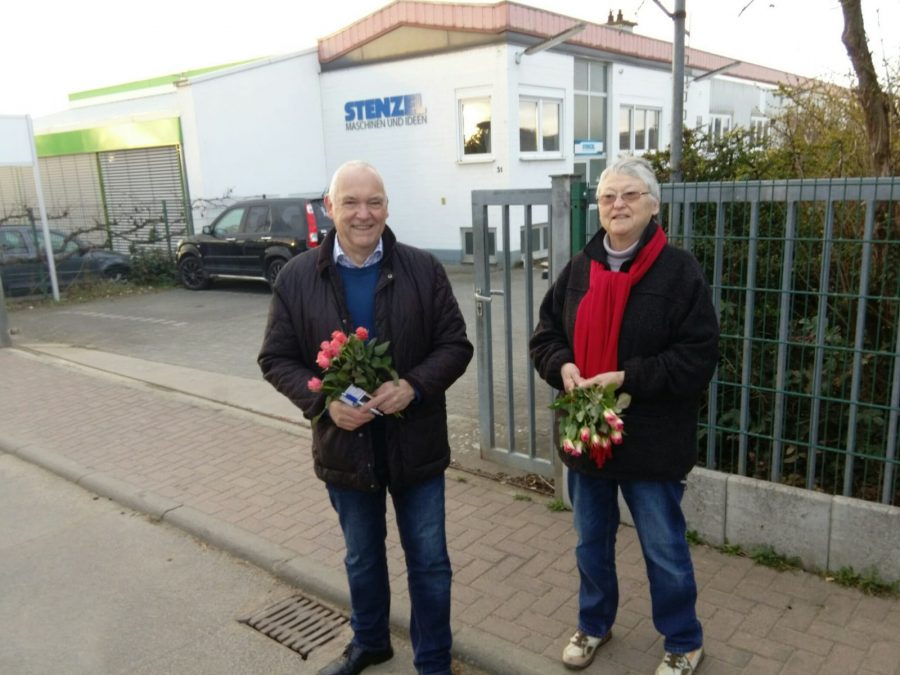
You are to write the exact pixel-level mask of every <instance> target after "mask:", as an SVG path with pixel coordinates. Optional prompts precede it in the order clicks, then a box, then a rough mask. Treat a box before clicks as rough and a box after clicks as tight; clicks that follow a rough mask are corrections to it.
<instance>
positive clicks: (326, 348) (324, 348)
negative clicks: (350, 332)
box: [319, 340, 334, 356]
mask: <svg viewBox="0 0 900 675" xmlns="http://www.w3.org/2000/svg"><path fill="white" fill-rule="evenodd" d="M319 349H320V350H321V351H323V352H325V354H327V355H328V356H334V352H332V351H331V343H330V342H329V341H328V340H324V341H323V342H322V344H320V345H319Z"/></svg>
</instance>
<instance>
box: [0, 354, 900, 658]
mask: <svg viewBox="0 0 900 675" xmlns="http://www.w3.org/2000/svg"><path fill="white" fill-rule="evenodd" d="M0 378H2V383H3V386H2V387H0V451H6V452H10V453H12V454H15V455H17V456H19V457H22V458H24V459H27V460H29V461H31V462H34V463H36V464H39V465H41V466H43V467H45V468H48V469H50V470H52V471H54V472H56V473H58V474H59V475H62V476H63V477H65V478H68V479H69V480H72V481H73V482H77V483H78V484H79V485H81V486H83V487H84V488H86V489H88V490H91V491H93V492H95V493H97V494H100V495H104V496H108V497H110V498H112V499H114V500H117V501H119V502H121V503H123V504H124V505H126V506H129V507H131V508H135V509H137V510H139V511H144V512H146V513H149V514H151V515H153V516H156V517H158V518H161V519H163V520H166V521H168V522H170V523H172V524H174V525H177V526H179V527H182V528H183V529H185V530H187V531H188V532H190V533H192V534H193V535H195V536H197V537H199V538H200V539H203V540H205V541H208V542H209V543H210V544H212V545H215V546H217V547H220V548H223V549H225V550H227V551H229V552H231V553H233V554H235V555H237V556H239V557H242V558H245V559H247V560H249V561H250V562H253V563H254V564H256V565H258V566H260V567H262V568H263V569H266V570H267V571H270V572H272V573H274V574H275V575H276V576H278V577H280V578H282V579H284V580H286V581H288V582H289V583H292V584H294V585H296V586H298V587H300V588H301V589H303V590H305V591H308V592H309V593H312V594H314V595H316V596H318V597H320V598H322V599H323V600H325V601H327V602H330V603H332V604H335V605H337V606H341V607H346V606H347V589H346V581H345V578H344V573H343V541H342V539H341V535H340V530H339V528H338V525H337V520H336V517H335V515H334V513H333V511H332V509H331V506H330V505H329V503H328V499H327V495H326V492H325V489H324V486H323V484H322V483H321V482H320V481H319V480H318V479H317V478H316V477H315V476H314V475H313V470H312V459H311V456H310V449H309V448H310V434H309V429H308V427H307V426H305V425H304V424H302V423H300V416H299V414H298V413H294V411H293V410H292V409H291V407H290V405H289V404H287V401H286V400H285V399H283V398H282V397H281V396H280V395H278V394H277V393H276V392H275V391H274V389H271V387H269V385H267V384H265V383H263V382H261V381H254V380H248V379H243V378H236V377H225V376H221V375H216V374H212V373H208V372H205V371H197V370H191V369H187V368H180V367H171V366H166V365H163V364H160V363H151V362H145V361H139V360H137V359H130V358H127V357H121V356H114V355H111V354H105V353H103V352H97V351H91V350H83V349H77V348H69V347H60V346H53V345H30V346H29V348H28V350H25V349H22V348H8V349H0ZM546 504H547V500H546V499H545V498H543V497H541V496H538V495H534V494H531V493H525V492H522V491H520V490H517V489H515V488H512V487H510V486H507V485H499V484H496V483H494V482H492V481H487V480H484V479H481V478H478V477H474V476H472V475H469V474H466V473H462V472H458V471H454V470H452V469H451V470H450V471H448V473H447V534H448V541H449V546H450V554H451V559H452V562H453V567H454V589H453V593H454V596H453V621H454V633H455V641H456V642H455V651H456V652H457V654H458V655H459V656H460V657H461V658H463V659H466V660H469V661H471V662H473V663H474V664H475V665H478V666H480V667H482V668H484V669H485V670H487V671H489V672H492V673H498V674H504V675H505V674H516V675H518V674H523V675H528V674H534V675H545V674H546V673H554V672H558V673H561V672H565V671H564V669H563V667H562V665H561V664H560V661H559V654H560V652H561V650H562V647H563V645H564V644H565V641H566V640H567V639H568V637H569V635H570V633H571V632H572V630H573V629H574V627H575V621H576V616H577V590H578V581H577V570H576V569H575V562H574V555H573V548H574V545H575V536H574V534H573V531H572V525H571V513H555V512H551V511H550V510H548V509H547V506H546ZM388 545H389V549H388V550H389V558H390V567H391V576H392V587H393V590H394V597H395V602H394V603H393V606H392V610H391V616H392V620H393V622H394V623H395V625H396V626H398V627H399V628H401V629H405V628H406V627H408V613H409V605H408V595H407V593H406V583H405V567H404V563H403V556H402V551H401V549H400V544H399V540H398V537H397V533H396V529H395V528H394V527H393V526H391V527H389V530H388ZM693 555H694V563H695V567H696V570H697V579H698V583H699V585H700V601H699V607H698V609H699V613H700V616H701V620H702V621H703V622H704V628H705V631H706V650H707V657H706V659H705V661H704V665H703V666H702V667H701V670H700V672H701V673H705V674H706V675H713V674H714V673H810V674H813V673H860V674H869V673H883V674H896V673H900V601H898V600H894V599H879V598H871V597H868V596H865V595H863V594H861V593H859V592H857V591H853V590H848V589H844V588H842V587H840V586H837V585H835V584H832V583H828V582H826V581H824V580H822V579H821V578H819V577H817V576H815V575H812V574H806V573H798V572H786V573H779V572H775V571H773V570H771V569H769V568H766V567H760V566H757V565H755V564H754V563H753V562H751V561H748V560H747V559H744V558H738V557H734V556H728V555H724V554H721V553H719V552H717V551H715V550H713V549H710V548H707V547H703V546H698V547H694V548H693ZM618 567H619V576H620V587H621V588H620V591H621V606H620V610H619V616H618V619H617V622H616V625H615V628H614V639H613V640H612V641H611V642H610V643H609V644H608V645H607V646H605V647H604V648H603V650H602V651H601V652H599V653H598V656H597V660H596V661H595V663H594V665H593V666H592V667H591V668H590V669H588V670H587V671H585V672H588V673H592V672H593V673H600V672H603V673H643V674H646V673H652V672H653V670H654V669H655V667H656V665H657V663H658V662H659V659H660V657H661V655H662V641H661V639H660V638H659V636H658V635H657V633H656V631H655V629H654V628H653V625H652V622H651V619H650V607H649V594H648V591H647V583H646V578H645V574H644V568H643V561H642V558H641V553H640V547H639V545H638V543H637V540H636V537H635V536H634V532H633V530H632V529H631V528H628V527H623V528H622V529H621V530H620V537H619V545H618Z"/></svg>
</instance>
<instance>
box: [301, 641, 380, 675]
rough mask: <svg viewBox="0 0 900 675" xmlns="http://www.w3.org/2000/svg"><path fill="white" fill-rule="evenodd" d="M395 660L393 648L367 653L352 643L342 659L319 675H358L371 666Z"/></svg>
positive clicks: (347, 647)
mask: <svg viewBox="0 0 900 675" xmlns="http://www.w3.org/2000/svg"><path fill="white" fill-rule="evenodd" d="M392 658H394V650H393V649H392V648H391V647H388V648H387V649H379V650H377V651H370V650H369V651H367V650H365V649H363V648H362V647H360V646H359V645H358V644H356V643H354V642H351V643H350V644H349V645H347V646H346V647H345V648H344V653H343V654H341V656H340V658H337V659H335V660H334V661H332V662H331V663H329V664H328V665H327V666H325V667H324V668H322V670H320V671H319V675H357V674H358V673H361V672H362V671H363V670H365V669H366V668H368V667H369V666H374V665H375V664H376V663H384V662H385V661H389V660H390V659H392Z"/></svg>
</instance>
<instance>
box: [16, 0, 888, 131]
mask: <svg viewBox="0 0 900 675" xmlns="http://www.w3.org/2000/svg"><path fill="white" fill-rule="evenodd" d="M518 1H519V4H526V5H530V6H533V7H539V8H541V9H547V10H549V11H553V12H556V13H558V14H563V15H566V16H571V17H573V18H576V19H583V20H587V21H590V22H592V23H601V24H602V23H606V19H607V16H608V14H609V12H610V10H612V11H613V12H618V10H619V9H621V10H622V13H623V16H624V17H625V18H626V19H629V20H631V21H636V22H637V26H636V28H635V32H636V33H638V34H641V35H646V36H648V37H654V38H658V39H662V40H666V41H667V42H671V41H672V38H673V33H674V24H673V22H672V20H671V19H670V18H669V17H668V16H667V15H666V13H664V12H663V10H662V9H661V7H660V6H659V5H662V6H663V7H665V8H666V9H667V10H668V11H672V10H673V9H674V6H675V0H659V4H657V3H656V2H654V0H609V1H608V2H607V3H605V4H600V3H597V2H596V0H590V1H586V0H518ZM685 3H686V10H687V20H686V27H687V29H688V33H689V35H688V36H687V38H686V44H687V46H688V47H693V48H696V49H701V50H703V51H708V52H713V53H715V54H720V55H722V56H728V57H732V58H734V59H737V60H741V61H746V62H750V63H756V64H759V65H764V66H769V67H773V68H778V69H782V70H786V71H788V72H792V73H794V74H797V75H804V76H807V77H817V78H823V79H827V80H830V81H836V82H845V81H846V76H847V74H848V73H849V72H850V69H851V66H850V61H849V59H848V58H847V53H846V51H845V49H844V46H843V44H842V43H841V31H842V29H843V14H842V11H841V7H840V3H839V2H838V0H685ZM387 4H389V3H388V1H387V0H334V1H333V2H331V3H329V4H328V6H327V12H324V11H311V10H310V7H315V6H316V5H315V4H313V3H309V2H302V1H299V0H293V1H288V0H252V1H249V2H234V1H233V0H220V1H219V2H216V3H213V2H209V1H208V0H153V2H146V1H145V2H141V3H131V2H123V1H122V0H8V2H6V3H4V8H3V23H4V31H3V36H2V38H0V115H26V114H28V115H31V116H32V117H41V116H42V115H47V114H50V113H52V112H58V111H60V110H65V109H66V108H67V106H68V98H67V97H68V95H69V94H70V93H72V92H77V91H84V90H87V89H95V88H100V87H106V86H111V85H115V84H121V83H124V82H130V81H134V80H142V79H147V78H151V77H157V76H162V75H169V74H174V73H180V72H183V71H187V70H194V69H198V68H203V67H206V66H213V65H219V64H222V63H230V62H234V61H242V60H245V59H250V58H257V57H264V56H274V55H279V54H288V53H291V52H296V51H300V50H303V49H307V48H312V47H315V45H316V39H317V38H322V37H325V36H327V35H329V34H331V33H334V32H336V31H338V30H339V29H341V28H343V27H345V26H347V25H349V24H350V23H352V22H353V21H355V20H357V19H360V18H362V17H364V16H365V15H367V14H369V13H371V12H373V11H376V10H377V9H379V8H381V7H383V6H385V5H387ZM862 7H863V14H864V20H865V24H866V32H867V34H868V36H869V45H870V48H871V49H872V52H873V56H874V58H875V63H876V68H877V69H878V72H879V74H883V72H884V70H883V67H881V65H880V64H881V60H882V59H883V58H884V57H885V56H886V57H887V58H888V59H889V60H891V61H892V62H893V63H896V62H897V59H900V33H898V31H897V30H896V27H897V26H900V2H898V0H863V1H862ZM892 26H893V27H894V30H893V31H892V30H889V27H892Z"/></svg>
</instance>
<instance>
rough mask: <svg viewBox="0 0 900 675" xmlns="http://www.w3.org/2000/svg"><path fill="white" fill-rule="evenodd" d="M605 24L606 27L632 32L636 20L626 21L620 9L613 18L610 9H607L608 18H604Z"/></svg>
mask: <svg viewBox="0 0 900 675" xmlns="http://www.w3.org/2000/svg"><path fill="white" fill-rule="evenodd" d="M606 26H607V27H608V28H615V29H616V30H621V31H624V32H626V33H633V32H634V27H635V26H637V22H636V21H628V20H627V19H626V18H625V17H624V16H622V10H621V9H620V10H619V11H618V13H617V14H616V18H615V19H613V13H612V10H609V18H607V19H606Z"/></svg>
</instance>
